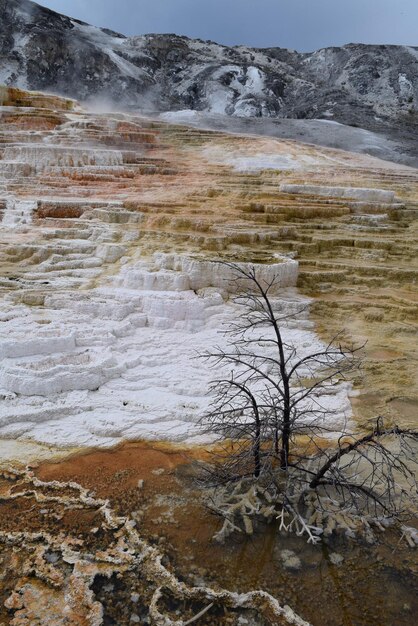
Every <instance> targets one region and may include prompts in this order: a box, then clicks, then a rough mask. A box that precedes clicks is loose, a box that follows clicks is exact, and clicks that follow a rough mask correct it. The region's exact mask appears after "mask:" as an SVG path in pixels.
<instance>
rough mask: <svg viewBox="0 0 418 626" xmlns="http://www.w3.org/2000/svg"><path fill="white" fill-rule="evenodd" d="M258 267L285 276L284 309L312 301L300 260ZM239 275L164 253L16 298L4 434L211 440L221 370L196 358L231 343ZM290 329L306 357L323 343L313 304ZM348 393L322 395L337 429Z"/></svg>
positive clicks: (278, 294) (4, 390) (2, 373)
mask: <svg viewBox="0 0 418 626" xmlns="http://www.w3.org/2000/svg"><path fill="white" fill-rule="evenodd" d="M259 272H260V274H261V275H262V276H263V278H264V279H266V280H268V279H269V278H271V277H272V276H273V274H274V275H276V276H278V277H279V280H278V283H277V289H276V290H275V292H274V301H275V302H276V304H277V305H278V306H280V307H281V308H282V310H283V311H287V312H289V313H290V312H294V311H297V310H300V309H301V308H302V305H303V304H305V303H306V302H305V300H303V299H302V298H301V297H300V296H299V295H298V293H297V291H296V290H295V288H294V285H295V283H296V279H297V263H296V262H295V261H293V260H290V259H282V260H281V262H279V263H276V264H273V265H261V266H259ZM231 276H232V270H231V269H230V268H229V267H228V266H225V265H219V264H217V263H213V262H210V261H206V260H199V259H198V258H190V257H187V256H181V255H176V254H155V255H154V256H153V257H152V258H150V259H148V260H145V259H143V260H142V261H139V262H136V263H133V264H132V263H127V264H125V265H122V267H121V270H120V271H119V273H117V274H116V275H115V276H114V277H112V278H111V279H110V280H109V281H108V285H107V286H106V287H100V288H96V289H89V290H82V291H77V292H75V291H73V290H71V289H58V290H57V291H56V292H55V293H54V292H50V293H49V295H47V296H46V297H45V298H44V301H43V306H25V305H20V306H15V305H13V304H12V303H11V302H10V303H8V302H7V301H6V302H5V303H4V304H3V306H2V322H3V323H2V328H3V329H4V331H5V333H4V339H3V340H2V342H1V343H0V353H1V355H2V361H1V366H0V389H1V391H0V393H1V395H2V397H3V398H4V400H3V401H2V403H1V408H0V437H2V438H13V439H15V438H16V439H23V440H28V439H29V440H33V441H36V442H38V443H43V444H49V445H54V446H64V447H65V446H68V447H79V446H111V445H114V444H116V443H118V442H120V441H123V440H128V439H132V440H133V439H140V438H147V439H159V440H161V439H167V440H173V441H185V442H199V441H203V438H202V435H201V433H200V432H199V428H198V427H197V422H198V420H199V417H200V416H201V414H202V412H203V411H204V410H205V408H206V407H207V406H208V403H209V401H210V397H209V396H208V395H207V392H208V388H209V385H210V382H211V380H213V378H214V377H215V376H218V375H219V371H218V370H217V371H216V372H215V371H214V370H213V369H212V368H211V367H210V365H209V363H207V362H206V361H204V360H201V359H198V358H197V355H198V354H199V353H201V352H203V351H204V350H208V349H211V348H214V347H215V346H218V345H225V342H226V338H225V335H224V332H223V331H224V330H225V329H226V328H227V326H228V324H229V323H230V322H232V321H233V320H234V319H236V316H237V314H238V313H239V310H238V305H236V304H235V303H234V302H233V301H232V300H231V295H232V293H233V292H234V291H235V290H236V288H237V286H236V284H235V283H231V281H230V278H231ZM57 284H59V282H58V283H57ZM284 332H285V337H286V340H287V341H289V342H292V343H293V344H294V345H295V346H297V348H298V352H299V354H300V355H304V354H308V353H309V352H310V351H312V350H315V349H316V348H317V347H319V346H320V345H321V342H320V341H319V339H318V338H317V337H316V335H315V333H314V331H313V328H312V324H311V322H309V320H308V318H307V312H306V311H305V312H304V313H303V314H302V315H297V316H296V317H295V319H294V320H293V321H292V322H288V323H287V327H286V328H285V331H284ZM225 373H227V372H225ZM348 392H349V389H348V387H347V386H345V385H340V386H337V387H334V388H332V389H330V390H329V393H326V394H325V395H324V396H322V397H321V404H322V405H323V406H326V407H329V408H330V410H331V411H335V415H334V416H333V419H334V422H333V423H334V425H335V428H336V430H338V427H339V426H340V427H341V425H342V423H343V422H344V421H345V420H346V419H347V417H349V416H350V414H351V410H350V402H349V399H348ZM205 440H207V438H206V439H205Z"/></svg>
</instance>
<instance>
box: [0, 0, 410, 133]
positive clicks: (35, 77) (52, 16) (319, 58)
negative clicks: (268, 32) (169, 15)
mask: <svg viewBox="0 0 418 626" xmlns="http://www.w3.org/2000/svg"><path fill="white" fill-rule="evenodd" d="M0 28H1V30H0V83H5V84H7V85H15V86H18V87H22V88H27V89H35V90H44V91H53V92H56V93H60V94H63V95H66V96H71V97H74V98H77V99H79V100H82V101H86V100H87V101H88V100H93V101H94V100H97V101H98V102H101V101H103V102H104V103H106V102H109V103H112V104H117V105H119V106H125V107H129V108H137V109H142V110H148V111H176V110H184V109H191V110H195V111H200V112H203V113H206V114H211V115H213V114H221V115H228V116H234V117H244V118H270V119H284V118H293V119H304V120H309V119H328V120H333V121H337V122H340V123H343V124H348V125H351V126H359V127H361V128H365V129H368V130H371V131H377V132H384V131H385V130H388V129H389V130H390V131H391V132H392V133H393V132H395V133H397V136H398V138H399V136H401V135H404V136H405V137H406V138H408V139H410V137H411V136H415V138H416V137H417V129H418V47H417V48H415V47H406V46H386V45H382V46H379V45H361V44H349V45H346V46H343V47H341V48H326V49H321V50H318V51H316V52H313V53H304V54H302V53H298V52H295V51H291V50H285V49H280V48H266V49H252V48H247V47H245V46H235V47H227V46H222V45H218V44H216V43H214V42H211V41H201V40H196V39H189V38H187V37H180V36H177V35H143V36H138V37H125V36H124V35H121V34H118V33H114V32H112V31H109V30H107V29H100V28H97V27H94V26H90V25H88V24H84V23H82V22H80V21H78V20H75V19H71V18H69V17H66V16H63V15H60V14H58V13H55V12H53V11H50V10H49V9H47V8H44V7H41V6H39V5H37V4H35V3H33V2H29V0H0Z"/></svg>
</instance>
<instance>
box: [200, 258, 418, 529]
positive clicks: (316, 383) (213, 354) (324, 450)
mask: <svg viewBox="0 0 418 626" xmlns="http://www.w3.org/2000/svg"><path fill="white" fill-rule="evenodd" d="M228 267H229V268H230V269H231V270H232V271H233V273H234V279H233V280H234V283H235V284H234V285H233V288H234V289H235V291H238V293H239V294H240V295H238V296H236V297H235V298H234V301H235V303H236V304H238V305H239V307H240V308H241V314H240V315H239V316H238V317H237V319H236V320H235V322H234V323H233V324H231V325H230V327H228V328H227V330H226V332H225V334H226V337H227V342H226V343H227V345H226V347H222V348H221V347H218V348H216V349H215V350H213V351H209V352H207V353H205V354H204V355H202V356H203V358H206V359H207V360H209V362H210V363H211V364H212V365H213V367H214V368H216V369H217V370H219V371H222V372H225V373H226V375H224V376H221V377H219V378H217V379H216V380H214V381H213V384H212V388H211V392H212V395H213V398H214V400H213V402H212V404H211V406H210V408H209V410H208V412H207V413H206V414H205V415H204V416H203V417H202V420H201V425H202V427H203V428H204V429H205V430H206V431H207V432H210V433H211V434H212V435H215V436H218V439H219V440H220V441H226V442H227V443H226V445H224V447H223V450H222V451H221V453H220V454H218V456H217V458H216V459H215V462H214V465H213V467H212V468H211V470H210V478H211V480H212V484H217V485H229V486H230V487H229V491H228V488H227V493H224V496H225V498H226V499H224V504H225V503H226V504H225V507H223V506H222V502H220V501H219V499H218V501H216V502H215V503H214V504H213V509H214V510H215V511H216V512H218V513H221V512H222V510H224V511H225V510H227V511H228V513H227V517H226V518H225V519H226V521H227V523H228V524H229V527H230V528H231V529H233V528H235V529H236V528H237V523H236V520H235V516H236V515H239V516H241V517H242V518H243V521H244V526H245V528H246V529H248V528H250V527H252V526H251V524H249V522H248V518H249V515H253V514H258V513H260V511H262V512H263V515H264V517H266V518H267V519H268V518H269V517H271V518H274V517H275V516H276V517H277V516H279V517H280V518H281V526H282V527H283V528H284V529H286V528H287V529H288V528H290V529H292V528H293V529H296V530H297V532H302V533H303V532H306V533H307V534H308V535H309V537H310V539H311V540H313V532H318V533H320V532H322V531H323V530H324V529H323V528H322V529H321V528H320V527H319V526H318V525H315V523H313V522H314V520H318V519H321V520H325V521H326V520H328V522H329V524H330V526H331V528H332V527H333V525H334V522H333V521H332V519H333V518H338V516H339V517H340V518H341V515H340V513H341V511H344V515H343V516H342V518H344V520H345V521H344V524H345V526H347V525H348V526H349V523H348V521H347V520H348V518H349V517H350V516H353V515H359V516H360V517H362V519H363V518H364V516H365V515H367V514H370V513H371V512H373V515H374V518H375V519H377V518H378V517H382V516H388V517H389V516H393V515H396V514H398V513H399V511H400V510H401V506H400V503H401V502H402V497H403V496H404V495H405V494H406V493H407V492H408V494H409V495H411V494H413V493H414V489H415V483H414V480H413V474H412V471H411V469H410V464H411V462H413V459H414V450H413V445H414V444H413V441H414V440H416V439H417V434H416V433H415V432H413V431H404V430H400V429H398V428H396V427H389V426H386V425H385V424H384V421H383V420H382V419H381V418H379V419H378V420H377V422H376V424H375V425H374V427H373V430H372V432H370V433H366V434H363V435H359V436H358V435H353V434H350V433H349V432H348V430H347V429H346V427H344V428H343V429H342V430H341V436H340V437H339V439H338V440H337V443H336V444H335V443H333V442H332V439H331V440H330V434H331V432H332V430H334V431H335V427H333V425H332V422H333V419H332V418H333V414H332V411H330V409H328V408H327V407H326V406H324V405H323V404H322V402H321V396H322V395H323V394H324V393H326V392H327V391H330V390H332V388H333V387H335V385H338V384H339V383H341V382H342V381H345V380H347V375H348V374H349V373H352V372H353V371H355V370H356V369H357V368H359V367H360V358H359V354H360V351H361V349H362V347H363V346H360V347H353V346H352V345H347V343H343V341H342V339H343V335H342V334H340V335H338V336H337V337H334V339H333V341H331V342H330V343H329V344H328V345H324V346H323V347H321V348H319V349H317V350H314V351H312V352H311V353H309V352H307V353H305V354H301V353H300V350H298V347H297V346H295V345H291V344H290V343H289V342H287V341H286V340H285V333H284V332H283V329H284V327H285V324H287V323H288V322H289V321H294V319H295V318H296V317H298V316H299V317H300V316H301V315H302V314H303V313H304V311H305V310H306V307H299V308H298V309H297V310H295V311H292V312H290V313H288V312H286V311H284V312H283V310H281V306H280V301H279V299H278V298H276V297H275V294H276V295H277V282H278V281H277V279H276V278H275V277H273V278H272V279H270V280H269V281H268V282H267V281H266V280H264V279H263V278H262V276H261V273H260V272H259V270H258V269H257V266H251V265H250V266H244V267H243V266H238V265H235V264H228ZM329 424H331V427H330V426H329ZM331 429H332V430H331ZM394 442H395V443H394ZM388 443H389V445H388ZM254 480H256V481H257V485H256V486H255V485H254ZM237 483H238V484H239V487H238V488H237V486H236V485H237ZM401 483H403V484H404V485H405V486H404V488H402V487H399V485H400V484H401ZM231 485H234V486H233V487H231ZM406 485H408V487H407V486H406ZM231 489H232V491H231ZM415 491H416V489H415ZM222 497H223V496H222ZM215 500H216V497H215V498H214V501H215ZM335 507H337V509H338V511H339V512H338V511H337V512H336V510H335ZM334 513H335V514H334ZM337 513H338V514H337ZM228 516H229V517H228ZM285 517H286V519H287V522H286V521H285ZM308 519H311V521H312V523H309V521H308ZM364 519H365V518H364ZM328 522H327V523H328ZM344 524H341V525H343V526H344ZM312 529H314V531H312Z"/></svg>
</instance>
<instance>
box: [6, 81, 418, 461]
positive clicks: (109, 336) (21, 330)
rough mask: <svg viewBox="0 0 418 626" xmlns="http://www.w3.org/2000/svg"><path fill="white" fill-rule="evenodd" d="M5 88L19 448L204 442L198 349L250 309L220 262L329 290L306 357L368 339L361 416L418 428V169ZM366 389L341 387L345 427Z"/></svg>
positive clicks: (12, 433) (285, 287)
mask: <svg viewBox="0 0 418 626" xmlns="http://www.w3.org/2000/svg"><path fill="white" fill-rule="evenodd" d="M0 97H1V100H2V101H3V107H2V108H1V113H0V115H1V118H0V158H1V160H0V266H1V280H0V289H1V309H0V320H1V341H0V354H1V357H2V362H1V365H0V393H1V395H2V398H3V402H2V408H1V413H0V438H2V439H3V440H5V439H7V440H8V443H7V449H8V453H7V455H6V453H4V458H6V457H8V458H9V459H10V458H11V457H12V458H13V455H15V456H16V455H18V454H19V455H23V456H24V455H25V454H26V456H37V455H38V456H42V455H43V454H44V451H45V450H44V449H43V448H42V447H36V446H38V445H39V446H41V445H42V444H47V445H52V446H56V447H63V446H65V447H67V448H68V447H69V448H79V447H83V446H95V445H99V446H109V445H113V444H115V443H117V442H118V441H120V440H122V439H140V438H144V437H145V438H157V439H171V440H181V441H183V440H187V441H190V442H198V441H199V440H200V439H199V432H198V431H197V430H196V428H195V426H194V424H195V421H196V417H197V415H198V414H199V412H200V411H201V410H202V407H203V406H204V405H205V402H206V401H207V400H206V398H205V391H206V388H207V385H208V382H209V381H210V378H211V375H212V374H211V372H210V371H207V370H206V369H205V368H204V367H202V366H201V365H200V364H199V365H197V364H196V361H194V360H193V359H192V357H193V356H194V355H195V354H196V352H197V351H199V350H200V349H202V348H206V347H210V346H212V345H214V344H215V343H216V342H218V341H219V337H220V334H219V331H220V329H221V328H222V324H223V323H224V322H227V321H228V320H229V319H231V318H233V316H234V306H233V305H232V304H231V303H230V301H229V300H228V295H229V293H228V290H229V288H228V286H227V285H228V282H227V281H226V280H225V278H227V277H228V276H227V274H228V272H227V271H226V270H225V269H224V268H221V269H219V266H214V265H213V264H212V263H211V262H210V261H211V260H213V259H226V260H233V261H236V262H257V263H260V264H262V265H263V268H264V269H263V271H264V272H270V271H275V272H278V273H279V275H280V290H279V293H278V294H277V297H278V298H279V299H280V302H281V305H282V307H283V308H284V309H285V310H286V311H289V312H291V311H297V310H298V309H299V308H300V303H301V302H305V301H306V299H307V298H310V299H311V307H310V312H309V314H308V313H307V312H305V313H304V314H303V315H299V316H296V318H295V320H294V321H293V322H292V323H291V324H289V328H288V329H287V331H286V332H287V333H288V337H289V338H290V339H291V340H292V341H294V342H295V343H296V344H297V346H298V347H299V349H300V350H302V351H303V350H310V349H311V348H312V345H313V344H314V343H315V342H318V341H320V339H319V337H320V338H321V339H322V340H325V341H326V340H329V339H331V338H332V336H333V335H334V334H335V333H337V332H338V331H340V330H342V329H345V331H346V332H345V336H346V338H347V339H351V340H353V341H355V342H363V341H365V340H367V341H368V343H367V346H366V349H365V364H364V372H363V374H362V376H361V377H359V378H358V379H357V380H354V381H353V384H354V389H353V392H352V393H351V395H352V396H353V397H352V398H351V401H352V404H353V411H354V417H355V419H356V420H357V421H358V422H360V423H362V424H363V423H365V422H366V421H367V420H368V419H370V418H371V417H373V416H375V415H377V414H378V413H383V414H385V415H390V416H391V417H393V419H394V420H395V421H397V422H399V423H402V424H403V425H405V424H408V423H410V422H411V420H412V416H413V406H414V401H415V400H416V396H417V382H416V377H415V371H416V358H417V353H416V349H415V348H414V346H413V342H412V341H411V340H412V339H413V337H414V333H415V332H416V326H415V325H414V324H415V322H416V300H415V299H414V298H415V297H416V292H415V293H414V287H415V281H416V275H417V265H416V263H417V261H416V259H417V254H416V253H417V245H416V235H417V227H416V224H417V222H416V221H414V219H415V218H416V211H417V207H418V171H417V170H414V169H411V168H405V167H402V166H399V165H394V164H390V163H386V162H384V161H379V160H378V159H373V158H371V157H366V156H359V155H353V154H351V153H345V152H341V151H333V150H329V149H325V148H323V149H320V148H314V147H312V146H309V145H303V144H298V143H295V142H291V141H279V140H273V139H265V138H263V139H261V138H260V139H258V138H254V137H252V138H250V137H245V136H236V135H234V136H233V135H227V134H222V133H215V132H205V131H202V130H196V129H190V128H188V127H185V126H176V125H171V124H167V123H164V122H161V121H159V122H155V121H152V120H149V119H145V118H141V117H139V116H135V115H131V114H130V115H127V114H122V113H107V114H97V113H89V112H86V111H84V110H82V109H81V108H80V107H79V106H78V105H77V104H76V103H75V102H72V101H71V100H64V99H61V98H58V97H54V96H50V97H49V96H43V95H39V94H30V93H27V92H21V91H19V90H12V89H3V90H2V91H1V92H0ZM272 265H274V268H272V267H271V266H272ZM314 324H315V326H314ZM156 338H157V339H158V341H156ZM349 392H350V388H349V386H348V385H341V386H339V387H338V389H334V390H333V391H332V393H331V391H330V394H328V396H327V397H326V398H324V402H328V403H329V406H330V407H331V408H333V409H336V410H337V413H336V417H335V419H336V423H335V428H336V431H338V420H339V419H341V420H343V419H347V418H350V417H351V407H350V400H349V398H348V395H349ZM353 425H355V422H353ZM12 441H13V442H14V444H13V445H12ZM29 441H31V442H33V444H31V445H32V447H31V445H29V443H28V442H29ZM5 449H6V446H2V447H1V449H0V451H1V452H2V454H3V450H5Z"/></svg>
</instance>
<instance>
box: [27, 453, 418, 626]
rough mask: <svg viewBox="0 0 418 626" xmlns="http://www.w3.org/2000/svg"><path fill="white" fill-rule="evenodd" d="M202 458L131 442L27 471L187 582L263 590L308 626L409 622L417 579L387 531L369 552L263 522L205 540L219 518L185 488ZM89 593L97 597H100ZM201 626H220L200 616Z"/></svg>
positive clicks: (407, 555) (403, 625)
mask: <svg viewBox="0 0 418 626" xmlns="http://www.w3.org/2000/svg"><path fill="white" fill-rule="evenodd" d="M207 459H208V451H207V450H206V449H205V448H203V447H196V448H190V447H189V448H182V447H178V446H172V445H170V444H157V445H155V444H150V443H144V442H140V443H129V444H125V445H122V446H119V447H118V448H116V449H113V450H108V451H96V452H92V453H89V454H86V455H79V456H76V457H73V458H71V459H68V460H65V461H62V462H58V463H44V464H42V465H40V466H39V468H38V469H37V470H36V474H37V476H39V478H41V479H42V480H44V481H51V480H59V481H70V480H75V481H76V482H79V483H80V484H82V485H83V486H86V487H88V488H91V489H93V490H94V491H95V493H96V494H97V495H98V496H100V497H102V498H109V499H110V503H111V506H112V507H114V508H115V509H116V511H117V512H118V513H120V514H123V515H129V516H131V517H132V518H133V519H135V520H136V522H137V525H138V529H139V532H140V534H141V536H143V537H144V538H145V539H146V540H147V541H150V542H151V543H156V544H158V545H159V546H160V548H161V550H162V552H163V553H165V554H166V555H167V557H168V559H169V562H170V563H171V564H172V565H173V567H174V568H175V570H176V573H177V574H178V575H180V576H181V577H182V578H184V579H185V580H187V581H190V582H194V583H195V584H203V582H204V583H205V584H209V585H210V586H213V585H215V586H216V585H220V586H222V587H226V588H229V589H239V590H241V591H246V590H250V589H253V588H264V589H266V590H267V591H269V592H270V593H272V594H273V595H275V597H277V598H279V599H280V601H281V602H282V603H283V602H286V603H288V604H290V606H292V607H293V609H294V610H296V611H297V612H298V613H299V614H300V615H302V616H303V618H304V619H306V620H308V621H310V622H311V623H312V624H313V625H314V626H327V625H329V626H335V625H336V624H344V625H347V626H354V624H355V625H356V626H366V625H367V626H372V625H373V626H375V625H376V624H379V625H380V626H389V625H392V624H394V623H396V624H397V626H407V625H408V626H412V624H414V611H416V609H418V605H417V604H416V598H415V597H414V592H413V582H412V578H411V576H413V575H414V573H415V574H416V573H417V572H418V568H417V563H416V561H415V559H414V554H413V552H411V551H410V550H408V549H407V548H406V547H405V546H403V545H401V544H399V543H398V545H397V553H396V555H394V552H393V546H394V545H396V543H395V541H396V540H395V538H394V537H393V536H391V535H390V533H388V536H387V538H385V539H384V540H383V543H382V544H381V545H380V546H376V547H372V546H368V545H365V544H364V543H361V542H355V541H354V542H352V541H350V542H348V541H346V540H344V539H343V538H331V539H329V540H327V543H326V544H324V545H323V546H322V547H321V546H313V547H311V546H308V545H307V544H306V542H305V540H304V539H302V538H297V537H294V536H292V537H290V536H288V537H286V536H283V535H280V534H279V533H278V530H277V527H275V526H274V525H272V526H271V527H269V528H267V529H265V528H264V530H263V532H258V533H256V534H255V535H254V536H253V537H251V538H248V537H245V538H244V537H240V536H238V537H234V538H231V539H230V541H229V543H228V544H227V545H219V544H217V543H215V542H213V541H212V537H213V534H214V532H216V530H218V529H219V525H220V521H219V519H218V518H217V517H216V516H214V515H212V514H211V513H209V511H208V509H207V507H206V505H205V504H204V501H203V499H202V493H201V491H200V490H199V489H198V488H197V487H196V485H195V482H194V479H195V477H196V469H195V462H196V461H197V460H205V461H206V460H207ZM141 480H143V481H144V482H143V485H142V484H141V486H140V487H138V481H141ZM71 530H72V528H71V525H70V526H69V527H68V531H69V532H71ZM259 530H260V529H259ZM285 550H292V551H293V552H294V553H295V554H296V555H297V556H298V558H300V560H301V564H302V565H301V569H286V567H285V566H284V565H283V563H284V560H285V559H284V557H283V554H282V553H283V551H285ZM333 552H338V553H339V554H341V555H343V556H344V562H343V563H342V564H341V565H339V566H337V565H333V564H332V563H331V562H330V560H329V555H330V554H331V553H333ZM400 555H402V556H400ZM128 581H129V576H128V577H126V581H125V582H126V584H130V583H129V582H128ZM383 589H385V592H383ZM97 593H98V596H100V598H101V599H102V600H103V598H104V597H105V596H106V594H105V593H104V592H103V591H97ZM118 593H119V596H120V597H123V593H122V592H121V591H119V592H118ZM117 598H118V594H116V597H115V601H114V604H112V606H109V607H108V608H107V609H106V610H105V615H108V619H109V621H108V622H105V623H108V624H116V623H117V621H112V615H113V616H115V615H116V614H117V607H118V606H120V605H119V604H118V600H117ZM106 611H107V612H106ZM113 619H115V617H113ZM212 619H214V618H213V617H212ZM121 623H124V622H121ZM201 623H202V624H218V623H219V624H223V623H229V622H226V621H225V622H223V621H222V620H221V621H219V622H218V621H216V620H215V621H210V618H208V621H207V622H206V621H205V620H203V621H202V622H201ZM231 623H233V622H231Z"/></svg>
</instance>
